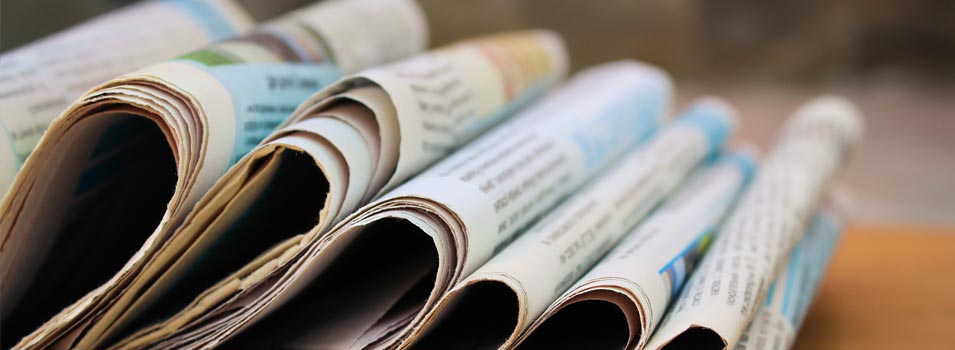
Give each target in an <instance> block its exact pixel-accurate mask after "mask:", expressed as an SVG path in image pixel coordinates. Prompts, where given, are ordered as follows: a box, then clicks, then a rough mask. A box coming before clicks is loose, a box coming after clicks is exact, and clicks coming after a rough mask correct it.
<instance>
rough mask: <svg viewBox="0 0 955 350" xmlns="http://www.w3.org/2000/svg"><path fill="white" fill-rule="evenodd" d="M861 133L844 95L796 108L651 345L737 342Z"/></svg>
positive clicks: (673, 346) (720, 345) (855, 112)
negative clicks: (773, 147) (843, 97)
mask: <svg viewBox="0 0 955 350" xmlns="http://www.w3.org/2000/svg"><path fill="white" fill-rule="evenodd" d="M861 132H862V116H861V115H860V113H859V111H858V110H857V109H856V107H855V106H854V105H852V103H851V102H849V101H847V100H845V99H842V98H838V97H822V98H818V99H815V100H813V101H811V102H809V103H807V104H805V105H804V106H802V107H800V108H799V109H798V110H797V111H796V112H795V113H794V115H793V116H792V117H791V118H790V119H789V121H788V122H787V124H786V125H785V126H784V128H783V131H782V135H781V136H780V139H779V141H777V144H776V147H775V149H773V151H772V152H771V153H769V154H768V155H767V157H766V159H765V160H764V162H763V164H762V166H761V167H760V169H759V171H758V173H757V175H756V178H755V179H754V181H753V185H752V186H750V188H749V189H748V190H747V191H746V193H745V194H744V195H743V198H742V199H741V201H740V203H739V204H738V205H737V207H736V208H735V209H734V210H733V213H732V214H731V215H730V217H729V218H728V219H727V221H726V223H725V224H724V225H723V226H721V227H720V229H719V230H718V233H717V238H716V240H715V242H714V243H713V247H712V248H710V249H709V251H708V252H707V254H706V255H705V256H704V257H703V260H702V261H701V263H700V266H699V267H698V268H697V270H696V271H695V272H694V273H693V275H692V276H691V277H690V280H689V281H688V282H687V284H686V287H685V288H684V290H683V292H682V293H681V295H680V297H679V298H678V299H677V300H676V302H675V304H674V306H673V307H672V309H671V311H670V312H669V313H668V314H667V316H666V318H665V319H664V321H663V322H662V323H661V325H660V328H659V329H658V330H657V331H656V332H655V333H654V334H653V337H652V338H651V339H650V341H649V343H648V346H647V348H648V349H666V350H670V349H684V348H693V349H726V348H733V347H734V346H735V345H736V342H737V341H738V340H739V338H740V336H741V335H742V333H743V331H744V330H745V328H746V326H747V325H748V324H749V322H750V319H751V318H752V317H753V316H754V315H755V313H756V310H757V308H758V306H759V305H760V304H761V303H762V300H763V299H764V298H765V296H766V293H767V291H768V289H769V288H768V286H769V284H770V282H771V281H772V279H773V278H774V277H775V276H776V272H777V271H779V270H780V269H781V268H782V266H783V265H784V263H785V260H786V257H787V256H788V254H789V252H790V250H791V249H792V248H793V246H795V245H796V243H797V242H798V241H799V239H800V238H801V236H802V234H803V233H804V232H805V227H806V225H807V223H808V222H809V220H810V219H811V216H812V214H813V213H814V212H815V210H816V208H817V206H818V203H819V201H820V198H821V197H822V195H823V193H824V192H825V191H826V189H827V187H828V186H829V183H830V181H831V179H832V178H833V177H834V176H835V175H836V173H837V172H838V170H839V168H840V167H841V165H842V164H843V163H844V160H845V158H846V156H847V155H848V153H849V150H850V148H851V146H852V145H853V144H855V143H856V142H857V141H858V140H859V138H860V137H861Z"/></svg>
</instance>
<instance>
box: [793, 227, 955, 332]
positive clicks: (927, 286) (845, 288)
mask: <svg viewBox="0 0 955 350" xmlns="http://www.w3.org/2000/svg"><path fill="white" fill-rule="evenodd" d="M794 349H802V350H827V349H840V350H854V349H865V350H880V349H893V350H898V349H917V350H934V349H939V350H942V349H944V350H951V349H955V230H951V229H949V230H945V229H908V228H887V227H882V226H863V225H855V226H853V227H851V228H850V229H849V231H848V232H847V234H846V236H845V237H844V239H843V241H842V243H841V245H840V246H839V248H838V250H837V252H836V256H835V258H834V260H833V261H832V263H831V265H830V266H829V270H828V271H827V273H826V277H825V280H824V282H823V284H822V287H821V289H820V291H819V295H818V296H817V298H816V300H815V301H814V302H813V305H812V307H811V309H810V311H809V315H808V316H807V318H806V322H805V324H804V325H803V328H802V331H801V332H800V334H799V337H798V339H797V341H796V345H795V347H794Z"/></svg>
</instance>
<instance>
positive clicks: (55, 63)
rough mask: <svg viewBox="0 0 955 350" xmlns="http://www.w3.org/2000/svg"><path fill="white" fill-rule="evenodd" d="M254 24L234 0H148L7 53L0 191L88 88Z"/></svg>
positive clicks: (2, 66) (2, 62) (0, 62)
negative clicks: (44, 136) (52, 124)
mask: <svg viewBox="0 0 955 350" xmlns="http://www.w3.org/2000/svg"><path fill="white" fill-rule="evenodd" d="M146 23H148V25H144V24H146ZM252 26H253V21H252V19H251V18H249V17H248V15H246V14H245V12H244V11H242V10H241V9H240V8H239V7H238V6H237V5H236V4H235V3H234V1H232V0H165V1H145V2H142V3H139V4H135V5H132V6H129V7H127V8H123V9H120V10H117V11H114V12H111V13H108V14H105V15H102V16H99V17H96V18H93V19H91V20H89V21H86V22H84V23H82V24H79V25H77V26H75V27H73V28H70V29H68V30H66V31H63V32H60V33H57V34H55V35H52V36H50V37H47V38H44V39H42V40H39V41H37V42H34V43H31V44H29V45H26V46H23V47H20V48H17V49H15V50H13V51H10V52H9V53H4V54H3V58H2V59H0V105H3V113H0V197H2V196H3V195H4V193H6V191H7V189H8V188H9V186H10V184H11V183H12V182H13V178H14V176H15V175H16V172H17V170H18V169H19V168H20V167H21V166H22V165H23V161H24V160H26V157H27V156H28V155H29V154H30V152H31V151H33V148H34V147H36V144H37V142H39V140H40V137H41V136H43V132H44V131H45V130H46V128H47V127H48V126H49V125H50V122H51V121H52V120H53V118H55V117H56V116H58V115H59V113H60V112H62V111H63V110H65V109H66V108H67V107H69V105H70V103H71V102H73V100H75V99H76V98H77V97H79V96H80V95H82V94H83V93H84V92H86V90H88V89H90V88H92V87H94V86H96V85H97V84H100V83H102V82H104V81H107V80H109V79H111V78H114V77H116V76H118V75H120V74H123V73H128V72H130V71H132V70H134V69H138V68H141V67H143V66H145V65H147V64H150V63H154V62H158V61H161V60H164V59H169V58H172V57H174V56H176V55H179V54H183V53H186V52H189V51H192V50H195V49H198V48H200V47H202V46H204V45H205V44H208V43H210V42H213V41H217V40H221V39H225V38H228V37H231V36H235V35H238V34H242V33H245V32H247V31H248V30H249V29H251V28H252Z"/></svg>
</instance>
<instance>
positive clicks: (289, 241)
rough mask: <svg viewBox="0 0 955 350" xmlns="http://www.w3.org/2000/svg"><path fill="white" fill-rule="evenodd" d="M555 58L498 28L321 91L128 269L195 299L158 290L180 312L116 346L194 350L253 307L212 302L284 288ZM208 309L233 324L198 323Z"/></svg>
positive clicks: (224, 333)
mask: <svg viewBox="0 0 955 350" xmlns="http://www.w3.org/2000/svg"><path fill="white" fill-rule="evenodd" d="M566 61H567V59H566V52H565V50H564V46H563V43H562V41H561V39H560V38H559V37H558V36H557V35H556V34H554V33H551V32H548V31H522V32H513V33H503V34H496V35H490V36H486V37H481V38H476V39H472V40H466V41H463V42H460V43H457V44H453V45H450V46H448V47H444V48H441V49H438V50H435V51H432V52H428V53H425V54H421V55H418V56H415V57H412V58H410V59H408V60H404V61H401V62H398V63H395V64H392V65H386V66H382V67H380V68H374V69H370V70H367V71H364V72H361V73H359V74H356V75H353V76H350V77H348V78H345V79H343V80H342V81H340V82H338V83H336V84H334V85H333V86H331V87H329V88H327V89H325V90H323V91H322V92H319V93H318V94H316V95H315V96H314V97H313V98H310V99H309V100H308V101H306V102H305V103H303V104H302V106H300V107H299V109H298V110H297V111H296V112H295V113H293V116H292V118H291V122H289V123H288V125H287V126H285V127H282V128H281V129H279V130H278V131H277V132H276V133H274V134H273V135H272V136H270V137H268V138H267V140H266V141H265V142H264V143H263V144H262V145H261V146H259V147H258V148H256V149H255V150H254V151H253V152H251V153H250V154H249V155H248V156H246V157H245V158H244V159H243V160H242V161H240V162H239V163H238V164H237V165H236V166H235V167H234V168H233V169H232V170H230V171H229V172H228V173H227V174H226V175H225V176H224V177H223V178H222V179H221V180H220V181H219V182H218V183H217V185H216V186H214V187H213V188H212V189H211V190H210V191H209V193H208V194H207V195H206V196H205V197H204V198H203V199H202V200H201V201H200V203H199V204H198V205H197V206H196V209H195V210H194V212H193V213H192V214H190V216H189V217H188V218H187V219H186V222H185V224H184V225H183V226H182V227H181V228H180V229H179V230H178V231H177V232H176V233H175V235H174V236H173V237H172V238H171V239H170V240H169V241H168V244H166V245H165V246H164V247H163V249H162V251H161V253H160V255H159V258H158V259H156V260H155V261H153V262H150V264H149V266H147V269H146V272H145V273H144V274H142V275H141V276H138V278H139V279H141V280H144V281H155V282H150V283H151V284H152V287H150V288H151V289H152V290H151V292H150V294H156V293H157V292H159V291H160V290H162V289H166V288H170V290H172V292H174V293H175V294H179V295H187V296H188V297H189V299H192V298H194V297H196V296H199V299H197V302H196V303H195V304H193V305H191V306H187V305H184V304H185V303H179V302H177V301H170V299H175V298H159V300H158V301H157V302H156V303H157V305H164V307H163V308H165V309H169V308H172V309H176V310H179V309H182V310H183V311H182V312H181V313H180V314H179V315H177V316H175V317H173V318H172V319H170V320H168V321H167V322H163V323H160V324H157V325H156V326H154V327H150V328H148V329H146V330H144V331H143V332H140V334H139V335H136V336H133V337H131V338H130V339H129V342H124V343H122V344H119V345H118V347H120V348H123V349H130V348H139V347H149V348H152V347H157V346H158V347H167V346H168V347H174V348H182V347H191V346H196V347H199V346H205V345H202V344H214V343H216V342H218V341H221V339H220V338H227V337H228V336H229V334H230V333H231V332H233V331H234V330H233V329H235V330H238V329H240V328H241V325H242V323H243V322H251V321H252V320H254V319H256V318H257V317H259V316H258V315H257V313H258V312H259V311H254V310H253V311H250V313H248V314H245V313H237V314H235V315H234V317H235V318H234V319H233V318H230V317H233V315H229V316H226V317H223V316H222V315H220V314H219V312H220V311H221V310H219V309H226V310H227V308H228V306H231V305H233V304H241V303H246V302H250V301H255V302H261V303H265V304H268V303H272V302H273V299H274V296H272V295H266V296H263V297H261V298H260V297H259V296H257V295H256V294H255V293H251V292H250V286H260V288H273V287H274V288H284V286H283V285H282V284H276V283H277V281H276V278H278V277H280V276H283V275H286V274H290V273H295V271H296V269H297V268H298V267H297V265H298V264H299V262H298V259H300V257H301V256H302V255H303V254H304V252H305V250H306V249H308V248H309V246H310V245H312V244H315V243H317V242H318V241H319V238H320V237H322V235H323V234H325V233H326V232H327V229H328V227H331V225H332V224H334V223H335V222H337V221H339V220H340V219H341V218H343V217H345V216H346V215H347V214H350V213H351V212H354V211H355V210H356V209H357V208H358V207H359V205H361V204H365V203H367V201H369V200H370V199H371V198H372V197H374V196H376V195H377V193H379V192H381V191H382V190H383V188H386V187H388V186H391V185H390V184H395V183H400V182H402V181H403V180H404V179H406V178H407V177H408V176H410V175H412V174H414V173H416V172H418V171H420V170H422V169H423V168H424V167H425V166H427V165H429V164H431V163H432V162H434V161H436V160H438V159H439V158H440V157H442V156H444V155H446V154H447V153H448V152H450V150H452V149H454V148H456V147H458V146H460V145H462V144H464V143H465V142H467V141H469V140H470V139H471V138H473V137H474V136H475V135H477V134H478V133H480V132H482V131H483V130H484V129H487V128H489V127H490V126H492V125H494V124H496V123H497V122H498V121H500V120H503V119H504V118H506V117H508V116H510V115H511V114H513V113H512V112H513V111H514V110H515V109H517V108H519V107H520V106H522V105H524V104H526V103H527V102H528V101H530V100H532V99H534V98H536V97H539V96H541V95H542V94H543V93H544V92H545V91H547V90H548V89H549V88H550V87H552V86H554V85H555V84H556V83H557V82H558V81H559V80H560V79H561V78H562V77H563V75H564V74H565V72H566V69H567V62H566ZM303 232H304V233H303ZM270 248H271V250H269V249H270ZM206 256H214V257H217V258H216V259H215V261H209V260H208V259H206V258H204V257H206ZM257 256H259V257H260V258H258V259H257V258H256V257H257ZM204 260H206V261H204ZM243 265H244V266H243ZM223 266H228V268H223ZM160 274H161V277H159V279H158V280H157V279H156V278H155V277H156V276H159V275H160ZM220 280H221V281H220ZM239 280H241V281H242V282H241V283H235V282H236V281H239ZM217 282H218V284H216V283H217ZM173 284H175V287H174V288H172V286H173ZM203 290H206V291H207V292H206V293H202V292H203ZM277 290H280V289H277ZM247 299H249V300H247ZM213 300H214V301H213ZM180 301H182V300H180ZM185 301H188V300H185ZM149 302H150V301H148V300H143V301H142V302H141V304H146V303H149ZM223 303H224V304H223ZM213 305H214V306H217V308H212V307H210V306H213ZM220 305H221V306H222V307H219V306H220ZM183 307H185V308H183ZM210 318H218V319H220V320H221V321H222V322H226V321H228V322H235V324H234V325H231V326H234V327H235V328H217V327H218V326H216V325H217V324H218V323H217V324H208V325H205V324H203V322H206V320H208V319H210ZM199 324H203V329H205V328H208V329H209V330H210V332H211V331H213V330H214V331H216V332H218V334H216V335H215V336H214V337H213V336H210V337H195V338H194V339H188V342H179V341H178V340H176V337H177V336H176V332H179V331H181V330H183V329H190V328H191V327H193V326H194V325H199ZM219 331H221V332H219ZM165 338H169V339H168V343H166V340H162V339H165ZM157 341H158V342H161V343H155V342H157Z"/></svg>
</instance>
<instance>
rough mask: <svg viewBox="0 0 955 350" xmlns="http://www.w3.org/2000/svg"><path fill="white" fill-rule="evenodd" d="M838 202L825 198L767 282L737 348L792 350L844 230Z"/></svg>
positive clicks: (842, 216)
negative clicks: (793, 246)
mask: <svg viewBox="0 0 955 350" xmlns="http://www.w3.org/2000/svg"><path fill="white" fill-rule="evenodd" d="M839 204H840V203H839V202H838V201H837V202H832V201H827V202H826V203H825V204H824V205H823V207H822V208H821V209H819V212H818V213H816V216H815V218H814V219H813V221H812V224H810V226H809V229H808V231H806V233H805V235H804V236H803V238H802V240H801V241H799V244H797V245H796V247H795V248H793V252H792V254H790V256H789V260H788V261H787V262H786V266H785V267H783V270H782V271H781V272H780V274H779V275H778V276H776V280H774V281H773V282H772V283H771V284H770V285H769V292H768V293H767V294H766V301H764V302H763V304H762V305H761V306H759V310H758V311H756V316H754V317H753V321H752V322H750V324H749V327H748V328H746V331H745V332H743V335H742V336H741V337H740V338H739V342H738V343H736V347H735V349H736V350H789V349H792V346H793V342H795V341H796V334H797V333H798V332H799V327H800V326H801V325H802V323H803V320H805V318H806V313H808V312H809V306H810V305H811V304H812V299H813V297H814V296H815V295H816V292H817V291H818V290H819V285H820V283H821V282H822V277H823V275H825V272H826V267H827V266H828V264H829V261H830V260H831V258H832V253H833V251H834V250H835V248H836V245H837V244H838V242H839V239H840V237H841V236H842V233H843V230H844V229H845V224H846V218H845V213H844V212H843V208H841V207H840V206H839Z"/></svg>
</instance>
